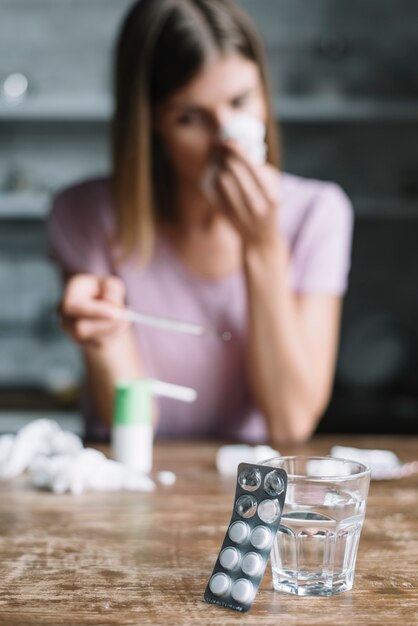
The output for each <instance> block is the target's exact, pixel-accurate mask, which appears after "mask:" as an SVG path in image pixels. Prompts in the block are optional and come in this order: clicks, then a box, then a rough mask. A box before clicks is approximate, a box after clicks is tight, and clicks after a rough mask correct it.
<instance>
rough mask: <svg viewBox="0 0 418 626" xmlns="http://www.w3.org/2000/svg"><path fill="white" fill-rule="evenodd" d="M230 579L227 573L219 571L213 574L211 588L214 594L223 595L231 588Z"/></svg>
mask: <svg viewBox="0 0 418 626" xmlns="http://www.w3.org/2000/svg"><path fill="white" fill-rule="evenodd" d="M229 584H230V579H229V576H227V575H226V574H222V573H221V572H218V574H215V575H214V576H212V578H211V579H210V582H209V589H210V590H211V592H212V593H213V595H214V596H223V595H225V594H226V592H227V591H228V589H229Z"/></svg>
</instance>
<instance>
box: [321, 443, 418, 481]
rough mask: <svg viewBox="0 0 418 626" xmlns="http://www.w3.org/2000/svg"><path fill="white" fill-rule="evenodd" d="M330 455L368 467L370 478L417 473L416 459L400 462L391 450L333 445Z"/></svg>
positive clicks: (401, 476)
mask: <svg viewBox="0 0 418 626" xmlns="http://www.w3.org/2000/svg"><path fill="white" fill-rule="evenodd" d="M330 454H331V456H335V457H339V458H343V459H348V460H350V461H357V462H358V463H363V464H364V465H367V466H368V467H370V470H371V472H370V477H371V478H372V480H392V479H396V478H403V477H404V476H410V475H411V474H415V473H418V461H411V462H410V463H402V462H401V461H400V459H399V458H398V457H397V456H396V454H395V453H394V452H392V451H391V450H369V449H362V448H350V447H348V446H334V447H333V448H331V452H330Z"/></svg>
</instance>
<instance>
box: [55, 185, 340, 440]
mask: <svg viewBox="0 0 418 626" xmlns="http://www.w3.org/2000/svg"><path fill="white" fill-rule="evenodd" d="M280 194H281V202H280V208H279V223H278V228H279V229H280V230H281V232H282V234H283V236H284V237H285V239H286V240H287V242H288V244H289V247H290V251H291V262H290V274H289V281H290V287H291V289H292V290H293V291H294V292H296V293H326V294H336V295H342V294H344V292H345V290H346V286H347V276H348V272H349V267H350V251H351V236H352V221H353V220H352V215H353V214H352V208H351V204H350V202H349V200H348V198H347V196H346V195H345V194H344V192H343V191H342V190H341V188H340V187H338V185H335V184H333V183H325V182H321V181H317V180H310V179H304V178H300V177H297V176H293V175H290V174H281V181H280ZM114 224H115V219H114V210H113V206H112V200H111V196H110V191H109V184H108V181H107V180H106V179H98V180H91V181H87V182H83V183H81V184H78V185H76V186H74V187H71V188H69V189H67V190H65V191H63V192H62V193H61V194H59V195H58V196H57V197H56V199H55V201H54V204H53V208H52V211H51V214H50V217H49V220H48V233H49V246H50V255H51V257H52V258H53V259H54V260H55V261H56V262H57V263H58V264H59V266H60V267H61V268H62V269H64V270H66V271H69V272H72V273H78V272H83V273H84V272H87V273H94V274H99V275H105V274H115V275H117V276H119V277H120V278H121V279H122V280H123V281H124V283H125V286H126V292H127V306H129V307H130V308H131V309H134V310H135V311H138V312H140V313H145V314H153V315H158V316H161V317H169V318H172V319H177V320H181V321H186V322H193V323H196V324H201V325H203V326H208V327H213V328H215V329H218V330H222V331H223V330H228V331H230V332H231V333H232V339H231V341H229V342H227V343H224V342H222V341H220V340H219V339H217V338H216V337H211V336H204V337H195V336H189V335H184V334H177V333H173V332H168V331H163V330H158V329H155V328H150V327H145V326H138V325H135V329H134V330H135V337H136V341H137V345H138V349H139V350H140V355H141V358H142V361H143V363H144V366H145V370H146V373H147V375H148V376H150V377H153V378H158V379H160V380H164V381H167V382H172V383H177V384H180V385H186V386H189V387H193V388H194V389H196V390H197V392H198V399H197V400H196V402H194V403H192V404H186V403H183V402H179V401H176V400H170V399H165V398H160V399H159V408H160V419H159V424H158V430H157V433H156V434H157V436H160V437H182V438H183V437H187V438H209V437H212V438H213V437H215V438H222V439H233V440H241V441H249V442H262V441H266V440H267V438H268V431H267V426H266V421H265V419H264V417H263V416H262V415H261V413H260V412H259V411H257V408H256V407H255V405H254V403H253V400H252V398H251V393H250V389H249V384H248V380H247V377H246V372H245V337H246V310H247V307H246V287H245V280H244V275H243V273H242V272H238V273H235V274H233V275H230V276H228V277H226V278H223V279H220V280H210V279H206V278H202V277H200V276H199V275H197V274H196V273H194V272H193V270H191V269H190V268H188V267H187V266H186V265H185V264H184V262H183V261H182V260H181V258H180V257H179V256H178V255H177V253H176V252H175V250H174V249H173V248H172V246H171V245H170V243H169V242H168V241H167V240H166V239H165V238H164V237H163V236H162V235H159V236H158V237H157V241H156V247H155V251H154V255H153V257H152V259H151V261H150V262H149V264H148V265H147V266H146V267H145V268H144V269H143V270H139V269H138V266H137V265H136V264H135V262H134V261H128V262H126V263H124V264H123V265H121V266H120V267H116V266H115V263H114V261H113V254H112V246H111V241H112V236H113V233H114ZM87 413H88V415H86V420H87V434H88V436H91V437H100V436H103V435H105V434H106V433H105V429H104V427H103V426H102V425H101V424H100V423H99V422H98V420H97V419H96V418H95V416H94V414H93V413H92V412H91V411H87Z"/></svg>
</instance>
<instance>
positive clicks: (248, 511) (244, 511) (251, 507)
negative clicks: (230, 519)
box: [235, 495, 257, 518]
mask: <svg viewBox="0 0 418 626" xmlns="http://www.w3.org/2000/svg"><path fill="white" fill-rule="evenodd" d="M235 510H236V512H237V513H238V515H241V517H245V518H248V517H252V516H253V515H255V512H256V510H257V500H256V499H255V498H254V496H249V495H248V496H247V495H245V496H241V497H240V498H238V500H237V501H236V503H235Z"/></svg>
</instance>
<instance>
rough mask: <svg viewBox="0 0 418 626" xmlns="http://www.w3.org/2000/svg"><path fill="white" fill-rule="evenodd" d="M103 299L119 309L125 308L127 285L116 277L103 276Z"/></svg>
mask: <svg viewBox="0 0 418 626" xmlns="http://www.w3.org/2000/svg"><path fill="white" fill-rule="evenodd" d="M100 287H101V297H102V298H103V300H105V301H106V302H109V303H110V304H114V305H115V306H117V307H119V308H120V307H123V305H124V303H125V285H124V284H123V282H122V281H121V280H120V278H117V277H116V276H103V278H101V279H100Z"/></svg>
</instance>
